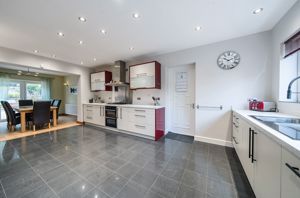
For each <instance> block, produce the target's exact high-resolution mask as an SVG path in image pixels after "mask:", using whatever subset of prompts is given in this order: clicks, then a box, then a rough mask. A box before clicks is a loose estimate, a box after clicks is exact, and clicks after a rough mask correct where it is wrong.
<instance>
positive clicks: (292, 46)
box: [284, 31, 300, 58]
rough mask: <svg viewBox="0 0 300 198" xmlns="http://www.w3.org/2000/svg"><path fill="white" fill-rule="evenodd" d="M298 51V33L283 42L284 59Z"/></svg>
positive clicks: (299, 42)
mask: <svg viewBox="0 0 300 198" xmlns="http://www.w3.org/2000/svg"><path fill="white" fill-rule="evenodd" d="M298 50H300V31H299V32H297V33H296V34H295V35H294V36H292V37H291V38H289V39H288V40H287V41H285V42H284V58H285V57H287V56H289V55H291V54H293V53H295V52H296V51H298Z"/></svg>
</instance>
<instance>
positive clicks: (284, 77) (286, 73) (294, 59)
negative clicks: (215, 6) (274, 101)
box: [279, 51, 300, 103]
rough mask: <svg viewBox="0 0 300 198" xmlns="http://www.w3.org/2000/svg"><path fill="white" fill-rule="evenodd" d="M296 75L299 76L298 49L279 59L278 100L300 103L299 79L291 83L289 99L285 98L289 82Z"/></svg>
mask: <svg viewBox="0 0 300 198" xmlns="http://www.w3.org/2000/svg"><path fill="white" fill-rule="evenodd" d="M297 76H300V51H298V52H295V53H293V54H290V55H289V56H287V57H286V58H283V59H282V60H281V61H280V68H279V101H283V102H297V103H300V80H297V81H295V82H294V83H293V84H292V87H291V91H292V95H291V99H287V90H288V86H289V83H290V82H291V80H293V79H294V78H296V77H297Z"/></svg>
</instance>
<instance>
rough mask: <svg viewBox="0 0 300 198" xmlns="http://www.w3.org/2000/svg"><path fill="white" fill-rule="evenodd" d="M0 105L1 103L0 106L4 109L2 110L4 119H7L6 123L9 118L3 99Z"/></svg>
mask: <svg viewBox="0 0 300 198" xmlns="http://www.w3.org/2000/svg"><path fill="white" fill-rule="evenodd" d="M1 105H2V107H3V109H4V111H5V115H6V120H7V123H8V122H9V121H10V120H9V115H8V110H7V107H6V105H5V101H1Z"/></svg>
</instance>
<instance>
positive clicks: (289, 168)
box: [281, 149, 300, 198]
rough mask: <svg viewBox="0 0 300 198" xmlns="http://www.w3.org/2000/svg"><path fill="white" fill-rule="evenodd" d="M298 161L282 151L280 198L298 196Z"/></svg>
mask: <svg viewBox="0 0 300 198" xmlns="http://www.w3.org/2000/svg"><path fill="white" fill-rule="evenodd" d="M299 169H300V159H299V158H297V157H296V156H294V155H293V154H291V153H290V152H289V151H286V150H285V149H282V162H281V173H282V175H281V197H282V198H285V197H288V198H296V197H297V198H298V197H299V195H300V171H299Z"/></svg>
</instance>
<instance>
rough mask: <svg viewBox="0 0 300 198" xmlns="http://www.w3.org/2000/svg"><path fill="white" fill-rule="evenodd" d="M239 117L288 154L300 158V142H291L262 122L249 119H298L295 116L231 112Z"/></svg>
mask: <svg viewBox="0 0 300 198" xmlns="http://www.w3.org/2000/svg"><path fill="white" fill-rule="evenodd" d="M233 111H234V112H236V113H237V114H239V115H240V116H242V117H243V118H244V119H245V120H246V121H247V122H249V123H251V124H253V125H255V127H256V128H257V129H258V130H259V131H261V132H262V133H264V134H266V135H267V136H268V137H270V138H272V139H273V140H274V141H276V142H277V143H278V144H280V145H281V146H282V147H284V148H286V149H288V150H289V151H290V152H292V153H294V154H295V155H296V156H298V157H299V158H300V140H293V139H291V138H289V137H287V136H285V135H283V134H281V133H280V132H279V131H276V130H274V129H272V128H271V127H269V126H267V125H265V124H263V123H262V122H260V121H258V120H256V119H254V118H252V117H250V116H251V115H256V116H272V117H289V118H298V119H300V117H297V116H292V115H288V114H283V113H276V112H258V111H250V110H233Z"/></svg>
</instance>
